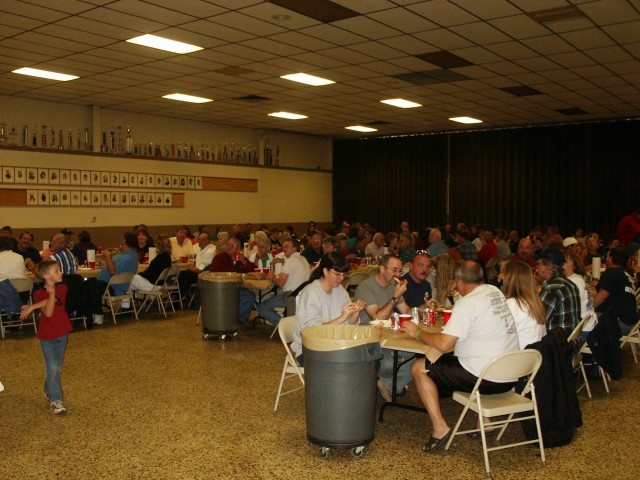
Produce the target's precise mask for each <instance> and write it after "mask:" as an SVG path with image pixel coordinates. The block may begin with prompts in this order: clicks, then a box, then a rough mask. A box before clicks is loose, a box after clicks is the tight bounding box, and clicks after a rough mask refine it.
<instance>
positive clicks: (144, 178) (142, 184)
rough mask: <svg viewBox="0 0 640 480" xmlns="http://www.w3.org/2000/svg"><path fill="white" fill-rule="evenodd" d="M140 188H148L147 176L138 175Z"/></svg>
mask: <svg viewBox="0 0 640 480" xmlns="http://www.w3.org/2000/svg"><path fill="white" fill-rule="evenodd" d="M138 186H139V187H146V186H147V176H146V175H145V174H144V173H139V174H138Z"/></svg>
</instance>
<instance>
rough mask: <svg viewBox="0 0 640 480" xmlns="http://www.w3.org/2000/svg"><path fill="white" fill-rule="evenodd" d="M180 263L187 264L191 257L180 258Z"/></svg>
mask: <svg viewBox="0 0 640 480" xmlns="http://www.w3.org/2000/svg"><path fill="white" fill-rule="evenodd" d="M180 261H181V262H182V263H187V262H188V261H189V257H181V258H180Z"/></svg>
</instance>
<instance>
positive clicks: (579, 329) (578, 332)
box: [567, 314, 591, 342]
mask: <svg viewBox="0 0 640 480" xmlns="http://www.w3.org/2000/svg"><path fill="white" fill-rule="evenodd" d="M590 318H591V314H587V315H585V316H584V317H583V318H582V320H580V322H579V323H578V325H576V328H574V329H573V332H571V335H569V338H567V341H568V342H572V341H574V340H577V339H578V338H580V335H581V334H582V329H583V328H584V324H585V323H587V322H588V321H589V319H590Z"/></svg>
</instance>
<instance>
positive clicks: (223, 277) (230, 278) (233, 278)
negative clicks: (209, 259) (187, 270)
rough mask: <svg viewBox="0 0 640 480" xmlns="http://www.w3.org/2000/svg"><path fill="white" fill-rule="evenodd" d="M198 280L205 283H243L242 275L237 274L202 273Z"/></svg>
mask: <svg viewBox="0 0 640 480" xmlns="http://www.w3.org/2000/svg"><path fill="white" fill-rule="evenodd" d="M198 279H199V280H203V281H205V282H220V283H221V282H235V283H242V274H240V273H235V272H202V273H201V274H199V275H198Z"/></svg>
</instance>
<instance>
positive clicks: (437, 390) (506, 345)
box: [402, 261, 519, 452]
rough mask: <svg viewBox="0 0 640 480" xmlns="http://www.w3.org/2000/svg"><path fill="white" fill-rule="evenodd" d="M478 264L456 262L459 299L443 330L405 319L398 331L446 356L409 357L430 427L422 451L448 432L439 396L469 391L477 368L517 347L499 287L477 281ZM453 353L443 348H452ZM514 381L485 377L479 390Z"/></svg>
mask: <svg viewBox="0 0 640 480" xmlns="http://www.w3.org/2000/svg"><path fill="white" fill-rule="evenodd" d="M482 278H483V275H482V269H481V268H480V266H479V265H478V263H476V262H473V261H464V262H460V263H459V264H458V266H457V267H456V271H455V284H456V288H457V289H458V291H459V292H460V295H461V296H462V298H461V299H460V300H459V301H458V302H456V304H455V306H454V308H453V313H452V315H451V319H450V320H449V322H448V323H447V325H446V326H445V327H444V329H443V330H442V333H427V332H422V331H421V330H419V329H418V326H417V325H415V324H413V323H411V322H405V323H404V324H403V327H402V330H403V331H405V332H407V333H408V334H409V335H412V336H414V337H415V338H417V339H418V340H419V341H421V342H423V343H426V344H427V345H429V346H430V347H433V348H436V349H438V350H440V351H441V352H445V355H443V356H442V357H440V358H439V359H438V360H437V361H436V362H435V363H433V364H430V363H428V361H426V360H425V359H422V358H419V359H416V360H414V362H413V364H412V366H411V372H412V374H413V380H414V382H415V384H416V388H417V389H418V394H419V395H420V398H421V400H422V403H423V404H424V406H425V407H426V409H427V412H428V413H429V417H430V418H431V424H432V426H433V432H432V434H431V437H430V438H429V440H428V441H427V443H425V445H424V447H423V450H424V451H425V452H433V451H435V450H437V449H438V448H440V447H441V446H442V445H444V444H445V443H446V442H447V440H448V439H449V436H450V435H451V431H452V430H451V428H449V426H448V425H447V422H446V420H445V419H444V417H443V416H442V412H441V410H440V397H447V396H451V394H452V393H453V392H454V391H456V390H459V391H465V392H471V390H473V387H474V385H475V383H476V381H477V380H478V375H479V374H480V372H481V371H482V369H483V368H484V367H485V366H486V365H487V364H488V363H489V362H490V361H491V360H492V359H493V358H495V357H497V356H498V355H500V354H502V353H505V352H510V351H514V350H518V349H519V345H518V335H517V333H516V327H515V323H514V321H513V317H512V315H511V311H510V310H509V306H508V305H507V301H506V299H505V298H504V295H502V292H500V290H498V289H497V288H496V287H494V286H492V285H485V284H483V283H482ZM452 351H453V355H447V354H446V353H448V352H452ZM512 386H513V383H511V382H509V383H496V382H491V381H488V380H484V381H483V383H482V385H481V386H480V393H485V394H494V393H502V392H506V391H508V390H510V389H511V387H512Z"/></svg>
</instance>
